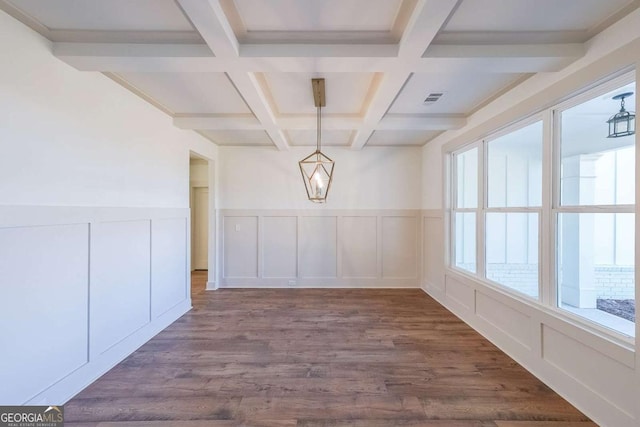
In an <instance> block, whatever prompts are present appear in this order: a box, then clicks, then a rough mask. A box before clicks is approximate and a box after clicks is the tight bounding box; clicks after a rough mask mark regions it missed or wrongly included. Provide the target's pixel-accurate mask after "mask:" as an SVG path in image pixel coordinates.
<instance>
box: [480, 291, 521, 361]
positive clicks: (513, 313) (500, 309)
mask: <svg viewBox="0 0 640 427" xmlns="http://www.w3.org/2000/svg"><path fill="white" fill-rule="evenodd" d="M476 315H477V316H478V317H480V318H481V319H483V320H485V321H487V322H488V323H489V324H491V326H493V327H494V328H496V329H498V330H500V331H502V332H504V333H505V334H506V335H508V337H509V338H511V339H512V340H514V341H515V342H517V343H519V344H520V345H522V346H523V347H524V348H526V349H527V350H531V346H532V342H533V337H532V336H531V332H532V331H531V318H530V317H529V316H527V315H526V314H524V313H522V312H521V311H518V310H514V309H513V308H511V307H509V306H508V305H506V304H503V303H501V302H499V301H497V300H495V299H493V298H491V297H489V296H487V295H484V294H482V293H478V295H477V296H476Z"/></svg>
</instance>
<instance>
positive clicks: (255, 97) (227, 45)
mask: <svg viewBox="0 0 640 427" xmlns="http://www.w3.org/2000/svg"><path fill="white" fill-rule="evenodd" d="M178 3H179V4H180V6H181V7H182V9H183V11H184V12H185V14H186V15H187V16H188V17H189V19H190V20H191V22H192V23H193V25H194V26H195V27H196V29H197V30H198V32H199V33H200V35H201V36H202V38H203V39H204V41H205V42H206V43H207V45H208V46H209V48H210V49H211V50H212V51H213V54H214V55H215V56H216V57H218V58H229V59H230V60H231V61H232V62H233V60H236V59H237V58H238V57H239V55H240V51H239V46H240V45H239V43H238V39H237V38H236V36H235V33H234V32H233V29H232V27H231V24H230V23H229V20H228V19H227V16H226V15H225V13H224V10H223V8H222V5H221V4H220V0H178ZM226 73H227V76H228V77H229V79H230V80H231V82H232V83H233V85H234V86H235V88H236V90H237V91H238V93H239V94H240V96H242V98H243V99H244V101H245V102H246V103H247V105H248V106H249V108H250V109H251V111H252V112H253V114H254V115H255V116H256V118H257V119H258V120H259V121H260V123H261V124H262V126H263V128H264V130H265V132H267V134H268V135H269V137H270V138H271V140H272V141H273V143H274V144H275V146H276V147H278V149H279V150H288V149H289V144H288V143H287V138H286V136H285V135H284V132H282V130H281V129H280V128H278V126H277V125H276V120H275V114H274V112H273V110H272V109H271V106H270V105H269V102H268V100H267V97H266V96H265V94H264V92H263V90H262V88H261V87H260V84H259V83H258V81H257V80H256V77H255V75H254V74H253V73H250V72H246V71H241V70H234V68H233V67H229V68H227V69H226Z"/></svg>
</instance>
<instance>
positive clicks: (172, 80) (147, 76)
mask: <svg viewBox="0 0 640 427" xmlns="http://www.w3.org/2000/svg"><path fill="white" fill-rule="evenodd" d="M119 76H120V77H121V78H123V79H124V80H126V81H127V82H128V83H129V84H131V85H132V86H134V87H136V88H137V89H138V90H140V91H142V92H143V93H145V94H146V95H148V96H149V97H151V98H153V99H154V100H155V101H157V102H158V103H160V104H162V105H163V106H164V107H166V108H167V109H168V110H170V111H172V112H173V113H174V114H247V113H249V114H251V110H250V109H249V107H247V104H246V103H245V102H244V100H243V99H242V97H241V96H240V95H239V94H238V91H237V90H236V88H235V87H234V86H233V84H231V82H230V81H229V79H228V78H227V75H226V74H225V73H121V74H119Z"/></svg>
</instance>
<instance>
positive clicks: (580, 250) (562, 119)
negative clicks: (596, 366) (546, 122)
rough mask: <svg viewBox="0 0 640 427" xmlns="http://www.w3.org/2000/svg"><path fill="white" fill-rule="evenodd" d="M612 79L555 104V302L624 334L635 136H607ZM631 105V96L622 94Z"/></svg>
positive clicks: (631, 308) (631, 270)
mask: <svg viewBox="0 0 640 427" xmlns="http://www.w3.org/2000/svg"><path fill="white" fill-rule="evenodd" d="M624 92H635V83H629V84H626V85H620V86H618V85H616V87H615V88H613V90H609V89H604V90H603V91H598V92H596V93H594V94H593V96H589V97H588V99H586V100H582V102H579V103H578V104H577V105H570V106H568V107H567V108H560V109H558V110H557V114H556V117H557V120H556V126H557V128H558V131H557V132H556V134H557V135H558V145H559V154H560V156H559V157H560V158H559V166H560V170H559V176H556V181H555V183H556V188H557V191H558V192H559V193H560V198H559V203H556V204H555V209H554V215H555V217H556V220H557V230H558V232H557V242H558V251H557V253H556V257H557V271H556V277H557V287H556V290H557V295H556V297H557V304H558V306H559V307H561V308H563V309H565V310H567V311H570V312H572V313H574V314H577V315H579V316H582V317H585V318H587V319H590V320H592V321H595V322H597V323H600V324H602V325H604V326H607V327H609V328H612V329H615V330H617V331H619V332H622V333H624V334H626V335H633V334H634V330H635V324H634V320H635V281H634V275H635V267H634V266H635V250H634V243H635V215H634V212H635V135H630V136H624V137H618V138H607V131H606V130H607V129H605V127H604V126H603V123H606V121H607V119H608V118H609V117H610V116H612V115H613V114H614V113H615V112H617V110H618V109H619V108H620V105H619V101H616V100H613V99H612V97H613V96H615V95H617V94H619V93H624ZM625 101H626V102H627V105H635V96H631V97H629V98H627V99H626V100H625Z"/></svg>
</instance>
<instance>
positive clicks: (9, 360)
mask: <svg viewBox="0 0 640 427" xmlns="http://www.w3.org/2000/svg"><path fill="white" fill-rule="evenodd" d="M0 28H2V37H0V57H2V58H3V61H2V67H0V93H1V94H2V96H0V117H2V118H3V120H2V125H1V126H0V153H1V154H0V291H1V293H2V298H1V299H0V342H2V348H3V349H4V350H6V351H3V352H2V354H1V355H0V383H1V384H2V385H3V386H2V387H0V404H25V403H32V404H45V403H48V404H62V403H64V402H65V401H66V400H67V399H69V398H70V397H72V396H73V395H74V394H75V393H77V392H78V391H80V390H81V389H82V388H83V387H85V386H86V385H87V384H89V383H90V382H91V381H93V380H94V379H96V378H97V377H98V376H100V375H101V374H102V373H104V372H106V370H108V369H109V368H110V367H111V366H113V365H114V364H115V363H117V362H119V361H120V360H122V359H123V358H124V357H126V356H127V355H128V354H129V353H130V352H132V351H133V350H135V349H136V348H137V347H138V346H140V345H141V344H143V343H144V342H145V341H146V340H148V339H149V338H150V337H152V336H153V335H154V334H156V333H157V332H159V331H160V330H161V329H163V328H164V327H166V326H167V325H168V324H170V323H171V322H173V321H174V320H175V319H176V318H177V317H179V316H180V315H182V314H183V313H184V312H185V311H186V310H188V309H189V308H190V298H189V293H188V290H189V280H188V271H189V269H188V265H189V263H188V253H189V249H188V242H189V237H188V233H187V230H188V225H189V211H188V207H189V204H188V203H189V151H190V150H192V151H195V152H197V153H199V154H201V155H202V156H205V157H208V158H211V159H215V156H216V146H215V145H214V144H212V143H210V142H208V141H206V140H205V139H203V138H201V137H200V136H198V135H196V134H194V133H191V132H186V131H182V130H178V129H176V128H174V127H173V126H172V124H171V119H170V118H169V117H167V116H166V115H165V114H163V113H162V112H160V111H158V110H156V109H155V108H154V107H152V106H151V105H149V104H147V103H146V102H144V101H142V100H141V99H139V98H137V97H136V96H134V95H133V94H131V93H129V92H128V91H127V90H125V89H123V88H121V87H119V86H118V85H117V84H116V83H114V82H112V81H111V80H109V79H108V78H107V77H105V76H103V75H101V74H94V73H81V72H78V71H76V70H74V69H72V68H70V67H69V66H68V65H65V64H64V63H62V62H60V61H58V60H57V59H55V58H54V57H53V55H52V54H51V52H50V48H51V46H50V43H49V42H48V41H47V40H45V39H43V38H42V37H40V36H39V35H37V34H35V33H34V32H32V31H31V30H30V29H28V28H26V27H25V26H24V25H22V24H20V23H18V22H17V21H15V20H14V19H13V18H10V17H9V16H7V15H6V14H4V13H3V12H0Z"/></svg>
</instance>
